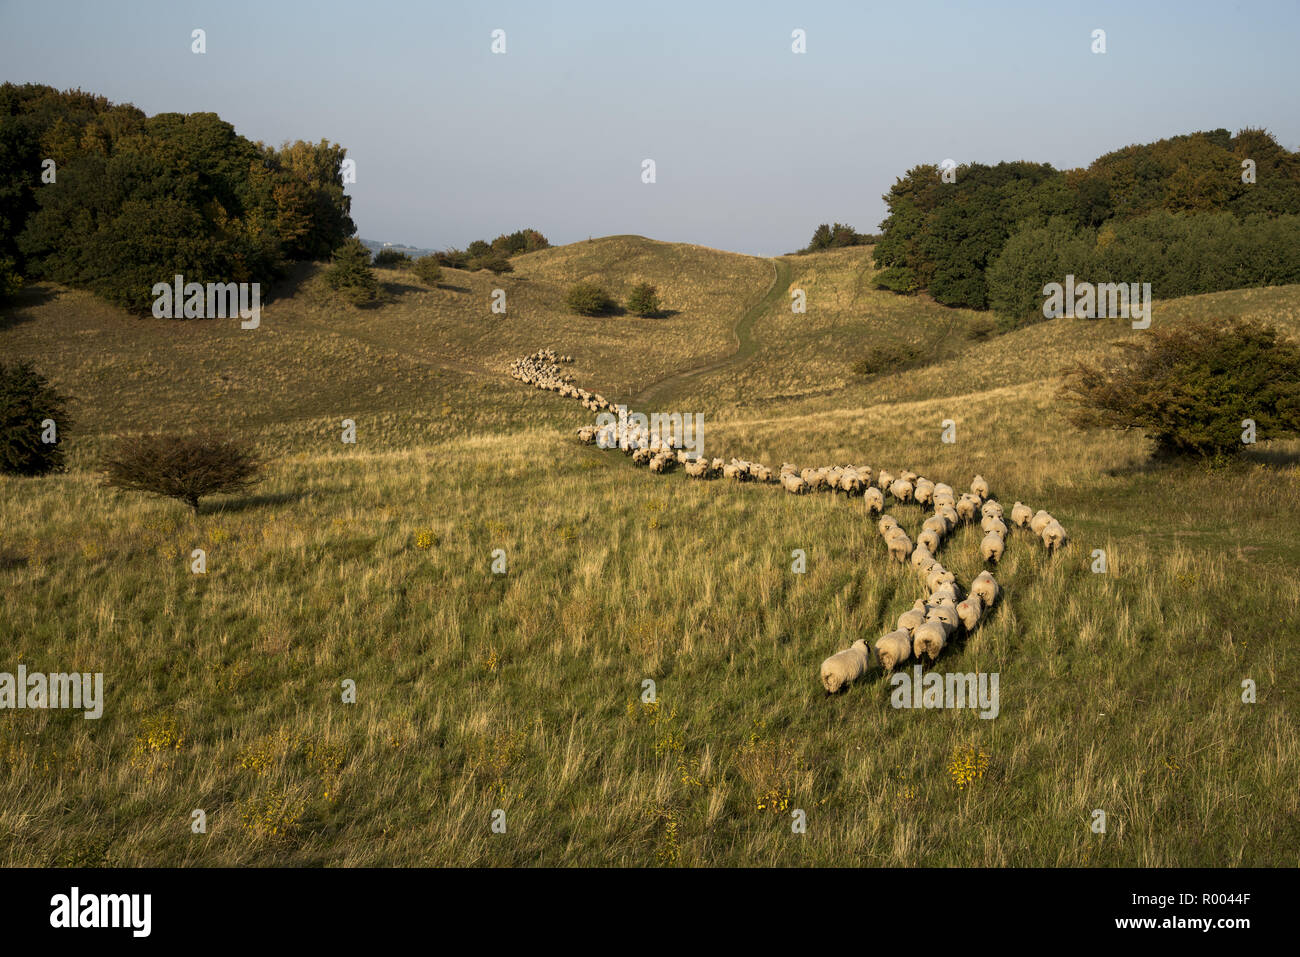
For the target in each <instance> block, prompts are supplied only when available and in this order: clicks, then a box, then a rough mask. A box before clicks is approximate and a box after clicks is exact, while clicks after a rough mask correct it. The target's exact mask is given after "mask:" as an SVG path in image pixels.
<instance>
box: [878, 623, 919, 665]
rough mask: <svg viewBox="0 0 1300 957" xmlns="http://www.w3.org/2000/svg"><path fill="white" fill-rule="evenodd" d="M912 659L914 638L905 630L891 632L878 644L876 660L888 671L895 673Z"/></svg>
mask: <svg viewBox="0 0 1300 957" xmlns="http://www.w3.org/2000/svg"><path fill="white" fill-rule="evenodd" d="M911 657H912V636H911V635H910V634H908V632H907V631H906V630H905V629H903V628H900V629H898V631H891V632H890V633H889V634H887V635H885V636H884V637H883V638H880V639H879V640H878V641H877V642H876V659H877V660H878V661H879V662H880V667H882V668H884V669H885V670H886V671H893V670H894V668H895V667H897V666H898V665H901V664H903V663H904V662H905V661H907V659H909V658H911Z"/></svg>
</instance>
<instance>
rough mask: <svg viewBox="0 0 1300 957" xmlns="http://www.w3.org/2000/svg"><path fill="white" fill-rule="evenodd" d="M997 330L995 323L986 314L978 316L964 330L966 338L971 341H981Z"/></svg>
mask: <svg viewBox="0 0 1300 957" xmlns="http://www.w3.org/2000/svg"><path fill="white" fill-rule="evenodd" d="M997 331H998V327H997V323H995V322H994V321H993V320H992V319H989V318H988V317H987V316H980V317H979V318H977V319H976V320H975V321H974V322H972V323H971V324H970V328H969V329H967V330H966V338H967V339H969V340H971V342H983V341H984V340H986V339H988V338H989V337H990V336H992V335H993V333H995V332H997Z"/></svg>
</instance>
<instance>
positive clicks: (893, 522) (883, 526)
mask: <svg viewBox="0 0 1300 957" xmlns="http://www.w3.org/2000/svg"><path fill="white" fill-rule="evenodd" d="M876 528H878V529H879V530H880V534H881V535H884V536H885V537H886V538H887V537H889V533H890V532H891V531H893V530H894V529H895V528H898V519H896V518H894V516H892V515H882V516H880V521H878V522H877V523H876Z"/></svg>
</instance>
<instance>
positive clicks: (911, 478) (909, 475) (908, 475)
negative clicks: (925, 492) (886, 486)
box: [899, 469, 918, 482]
mask: <svg viewBox="0 0 1300 957" xmlns="http://www.w3.org/2000/svg"><path fill="white" fill-rule="evenodd" d="M899 478H901V479H902V480H903V481H904V482H915V481H916V480H917V478H918V476H917V474H916V473H915V472H913V471H912V470H911V469H903V474H902V475H900V476H899Z"/></svg>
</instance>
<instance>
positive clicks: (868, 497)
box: [862, 488, 885, 514]
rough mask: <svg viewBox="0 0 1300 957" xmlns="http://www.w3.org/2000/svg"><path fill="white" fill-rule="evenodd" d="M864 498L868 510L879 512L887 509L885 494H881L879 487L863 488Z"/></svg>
mask: <svg viewBox="0 0 1300 957" xmlns="http://www.w3.org/2000/svg"><path fill="white" fill-rule="evenodd" d="M862 500H863V501H864V502H866V503H867V511H868V512H875V513H876V514H879V513H881V512H883V511H884V510H885V496H883V495H881V494H880V489H878V488H866V489H863V490H862Z"/></svg>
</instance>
